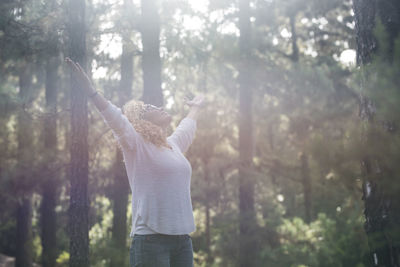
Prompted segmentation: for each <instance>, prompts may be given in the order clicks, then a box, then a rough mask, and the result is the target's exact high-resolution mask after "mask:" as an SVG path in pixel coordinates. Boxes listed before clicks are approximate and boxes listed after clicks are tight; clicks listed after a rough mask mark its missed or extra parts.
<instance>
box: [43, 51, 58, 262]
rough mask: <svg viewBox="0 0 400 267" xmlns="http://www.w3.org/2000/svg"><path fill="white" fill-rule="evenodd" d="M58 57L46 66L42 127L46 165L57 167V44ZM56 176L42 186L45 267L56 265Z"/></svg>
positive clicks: (46, 178)
mask: <svg viewBox="0 0 400 267" xmlns="http://www.w3.org/2000/svg"><path fill="white" fill-rule="evenodd" d="M52 45H55V47H53V49H55V51H53V52H55V54H53V55H51V56H50V57H49V58H48V59H47V62H46V113H47V116H46V118H45V121H44V127H43V132H44V133H43V139H44V140H43V141H44V147H45V157H46V159H47V160H46V162H48V163H50V166H51V165H52V164H51V163H54V160H55V159H56V156H57V117H56V116H57V86H58V84H57V83H58V73H57V70H58V65H59V62H58V53H57V48H56V46H57V44H56V43H53V44H52ZM56 178H57V177H54V176H53V173H52V174H50V175H49V173H48V172H47V173H46V174H45V179H44V181H43V185H42V203H41V210H40V211H41V228H42V232H41V234H42V247H43V251H42V264H43V267H52V266H55V265H56V259H57V242H56V230H57V227H56V211H55V208H56V205H57V195H58V181H57V179H56Z"/></svg>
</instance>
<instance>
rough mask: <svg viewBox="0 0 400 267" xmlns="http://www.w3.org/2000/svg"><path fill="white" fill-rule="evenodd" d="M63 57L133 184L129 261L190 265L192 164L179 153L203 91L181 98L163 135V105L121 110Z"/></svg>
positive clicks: (186, 143) (165, 115)
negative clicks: (175, 122) (180, 115)
mask: <svg viewBox="0 0 400 267" xmlns="http://www.w3.org/2000/svg"><path fill="white" fill-rule="evenodd" d="M65 60H66V61H67V63H68V64H69V65H70V66H71V68H72V70H73V73H74V75H75V77H76V79H77V81H78V82H79V83H80V84H81V87H82V88H83V89H84V90H85V92H86V93H87V95H88V97H89V99H91V100H92V101H93V103H94V104H95V106H96V107H97V109H98V110H99V112H100V114H101V115H102V117H103V119H104V121H105V122H106V123H107V124H108V125H109V126H110V128H111V129H112V131H113V134H114V136H115V137H116V138H117V140H118V144H119V145H120V147H121V150H122V152H123V155H124V161H125V167H126V172H127V175H128V179H129V184H130V187H131V190H132V230H131V233H130V236H131V237H132V238H133V239H132V244H131V248H130V261H131V266H146V267H147V266H149V267H150V266H151V267H153V266H154V267H164V266H171V267H190V266H193V248H192V240H191V237H190V236H189V234H190V233H191V232H193V231H195V229H196V227H195V224H194V219H193V212H192V203H191V197H190V179H191V173H192V169H191V166H190V163H189V162H188V160H187V159H186V158H185V157H184V155H183V153H184V152H185V151H186V150H187V149H188V148H189V146H190V144H191V143H192V140H193V137H194V134H195V131H196V118H197V116H198V112H199V110H200V108H201V107H202V106H203V104H204V101H203V100H204V97H203V96H198V97H196V98H194V99H193V100H192V101H186V103H187V104H188V105H190V106H191V110H190V112H189V114H188V115H187V116H186V118H184V119H183V120H182V121H181V122H180V124H179V126H178V127H177V128H176V130H175V132H174V133H173V134H172V135H171V136H169V137H166V134H165V132H166V131H165V130H166V127H167V126H168V125H169V124H170V122H171V116H170V115H169V114H168V113H167V112H165V111H164V110H163V109H162V108H159V107H155V106H153V105H148V104H144V103H142V102H140V101H134V100H132V101H130V102H128V103H127V104H125V105H124V107H123V110H124V112H121V109H119V108H117V107H116V106H114V105H113V104H112V103H111V102H110V101H107V100H106V99H105V98H104V97H103V96H101V95H100V94H98V93H97V91H96V90H95V89H94V88H93V85H92V83H91V81H90V79H89V78H88V77H87V75H86V74H85V72H84V70H83V69H82V68H81V67H80V66H79V64H78V63H74V62H73V61H72V60H71V59H69V58H66V59H65Z"/></svg>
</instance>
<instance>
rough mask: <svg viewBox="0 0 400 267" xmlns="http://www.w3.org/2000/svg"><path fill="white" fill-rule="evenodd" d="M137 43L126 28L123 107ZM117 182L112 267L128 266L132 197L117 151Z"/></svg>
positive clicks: (120, 93) (129, 91)
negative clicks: (129, 218)
mask: <svg viewBox="0 0 400 267" xmlns="http://www.w3.org/2000/svg"><path fill="white" fill-rule="evenodd" d="M124 7H125V12H127V13H126V14H127V15H129V14H130V13H131V12H129V13H128V10H132V5H131V3H130V1H127V0H125V1H124ZM133 56H134V55H133V43H132V40H131V29H130V28H129V27H126V28H125V29H124V31H123V33H122V55H121V82H120V88H119V91H118V93H117V94H118V104H119V105H120V106H123V104H124V103H125V102H126V101H127V100H129V99H130V98H131V97H132V86H133ZM114 170H115V172H114V173H115V179H114V180H113V185H112V195H111V201H112V203H113V216H114V217H113V224H112V246H113V251H114V252H115V253H112V255H111V262H110V266H111V267H120V266H126V265H127V260H126V252H127V250H126V246H127V245H126V237H127V203H128V195H129V183H128V177H127V175H126V170H125V165H124V162H123V155H122V153H121V151H120V149H119V147H118V146H117V147H116V154H115V165H114Z"/></svg>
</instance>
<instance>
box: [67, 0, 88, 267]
mask: <svg viewBox="0 0 400 267" xmlns="http://www.w3.org/2000/svg"><path fill="white" fill-rule="evenodd" d="M68 11H69V14H68V34H69V55H70V58H71V59H72V60H73V61H77V62H79V64H80V65H81V66H82V67H83V68H84V69H86V60H87V59H86V42H85V37H86V25H85V1H84V0H69V2H68ZM70 80H71V143H70V155H71V164H70V181H71V189H70V207H69V229H68V230H69V237H70V260H69V265H70V267H86V266H89V221H88V210H89V198H88V190H87V186H88V143H87V136H88V122H87V96H86V94H85V93H84V90H83V89H82V88H79V85H78V84H77V82H76V80H75V79H74V77H73V76H72V73H71V76H70Z"/></svg>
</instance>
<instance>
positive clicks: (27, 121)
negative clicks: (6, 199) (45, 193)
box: [15, 62, 32, 267]
mask: <svg viewBox="0 0 400 267" xmlns="http://www.w3.org/2000/svg"><path fill="white" fill-rule="evenodd" d="M31 85H32V73H31V67H30V66H29V65H28V64H27V63H26V62H22V63H21V67H20V72H19V98H20V101H21V107H20V109H19V112H18V134H17V135H18V136H17V138H18V152H17V153H18V154H17V158H18V172H19V173H18V177H17V188H16V195H17V198H18V202H17V211H16V219H17V228H16V231H17V234H16V259H15V266H16V267H30V266H32V229H31V228H32V204H31V198H32V192H31V190H32V189H31V185H30V182H29V179H30V177H29V174H28V171H27V170H30V166H31V164H32V154H31V153H32V121H31V118H30V117H29V115H28V113H27V111H26V110H25V108H27V107H28V106H29V103H30V101H31V100H30V99H29V95H30V94H29V91H30V89H31Z"/></svg>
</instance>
